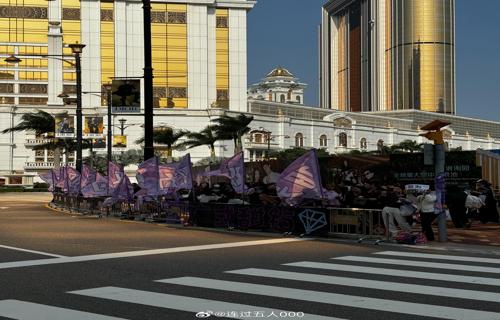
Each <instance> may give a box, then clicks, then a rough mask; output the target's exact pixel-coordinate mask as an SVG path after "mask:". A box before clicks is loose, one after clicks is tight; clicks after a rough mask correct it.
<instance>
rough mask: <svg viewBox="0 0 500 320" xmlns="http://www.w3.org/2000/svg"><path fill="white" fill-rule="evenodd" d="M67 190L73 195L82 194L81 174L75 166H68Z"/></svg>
mask: <svg viewBox="0 0 500 320" xmlns="http://www.w3.org/2000/svg"><path fill="white" fill-rule="evenodd" d="M66 181H67V186H68V187H67V192H68V193H69V194H70V195H72V196H77V195H79V194H80V184H81V182H80V181H81V175H80V172H78V171H77V170H76V169H75V168H73V167H66Z"/></svg>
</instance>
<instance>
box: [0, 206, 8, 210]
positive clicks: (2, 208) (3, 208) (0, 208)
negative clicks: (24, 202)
mask: <svg viewBox="0 0 500 320" xmlns="http://www.w3.org/2000/svg"><path fill="white" fill-rule="evenodd" d="M5 209H9V207H0V210H5Z"/></svg>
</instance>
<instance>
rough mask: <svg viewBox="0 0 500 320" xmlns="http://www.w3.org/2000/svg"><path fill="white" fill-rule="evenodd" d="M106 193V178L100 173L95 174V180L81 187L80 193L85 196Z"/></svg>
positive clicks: (100, 195) (90, 196)
mask: <svg viewBox="0 0 500 320" xmlns="http://www.w3.org/2000/svg"><path fill="white" fill-rule="evenodd" d="M107 194H108V178H107V177H105V176H103V175H102V174H100V173H97V174H96V177H95V180H94V181H92V182H91V183H88V184H87V185H85V186H84V187H82V195H83V196H84V197H85V198H92V197H104V196H106V195H107Z"/></svg>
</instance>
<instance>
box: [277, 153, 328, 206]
mask: <svg viewBox="0 0 500 320" xmlns="http://www.w3.org/2000/svg"><path fill="white" fill-rule="evenodd" d="M276 189H277V192H278V196H279V197H280V198H281V199H284V200H285V201H286V202H288V203H290V204H297V203H298V202H299V201H300V200H301V199H322V198H323V190H322V189H323V188H322V185H321V175H320V171H319V165H318V158H317V155H316V150H314V149H313V150H311V151H309V152H308V153H306V154H304V155H303V156H301V157H300V158H298V159H297V160H295V161H294V162H292V163H291V164H290V165H289V166H288V167H287V168H286V169H285V170H284V171H283V172H282V173H281V175H280V177H279V179H278V182H277V183H276Z"/></svg>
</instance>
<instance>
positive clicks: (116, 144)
mask: <svg viewBox="0 0 500 320" xmlns="http://www.w3.org/2000/svg"><path fill="white" fill-rule="evenodd" d="M126 148H127V136H121V135H114V136H113V149H118V150H119V149H126Z"/></svg>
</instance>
